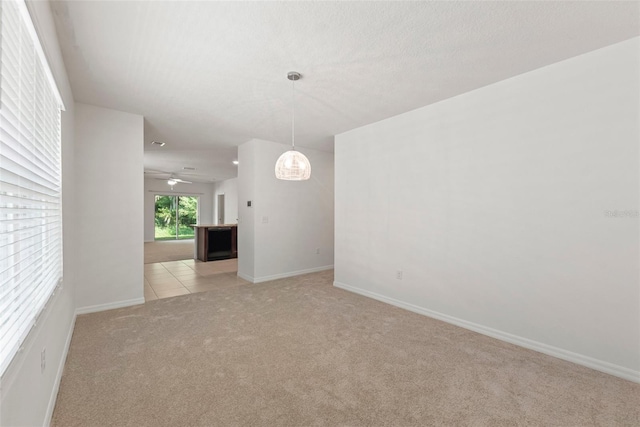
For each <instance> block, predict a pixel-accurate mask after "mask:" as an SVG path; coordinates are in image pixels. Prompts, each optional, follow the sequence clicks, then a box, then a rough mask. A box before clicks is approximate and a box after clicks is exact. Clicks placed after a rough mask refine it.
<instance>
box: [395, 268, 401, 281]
mask: <svg viewBox="0 0 640 427" xmlns="http://www.w3.org/2000/svg"><path fill="white" fill-rule="evenodd" d="M396 279H398V280H402V270H398V271H396Z"/></svg>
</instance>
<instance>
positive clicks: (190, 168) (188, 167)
mask: <svg viewBox="0 0 640 427" xmlns="http://www.w3.org/2000/svg"><path fill="white" fill-rule="evenodd" d="M182 170H183V171H194V170H196V168H192V167H191V166H185V167H183V168H182Z"/></svg>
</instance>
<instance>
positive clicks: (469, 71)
mask: <svg viewBox="0 0 640 427" xmlns="http://www.w3.org/2000/svg"><path fill="white" fill-rule="evenodd" d="M639 7H640V6H639V3H638V2H610V1H609V2H520V1H512V2H454V1H448V2H426V1H425V2H203V1H200V2H196V1H178V2H169V1H153V2H152V1H87V2H81V1H65V2H52V9H53V11H54V14H55V19H56V25H57V28H58V34H59V38H60V43H61V46H62V52H63V56H64V59H65V63H66V66H67V71H68V74H69V77H70V80H71V86H72V89H73V93H74V97H75V98H76V100H77V101H79V102H84V103H88V104H93V105H98V106H103V107H107V108H113V109H116V110H121V111H126V112H131V113H136V114H141V115H143V116H144V117H145V169H154V170H165V171H171V172H179V171H181V170H182V168H183V167H185V166H187V167H195V168H196V171H191V172H190V173H197V174H201V175H202V176H201V177H195V178H196V179H195V180H202V181H206V180H212V179H216V180H220V179H226V178H229V177H233V176H235V175H236V167H235V166H233V165H232V164H231V161H232V160H233V159H235V156H236V152H237V148H236V147H237V146H238V145H239V144H241V143H243V142H245V141H247V140H249V139H251V138H261V139H266V140H271V141H276V142H282V143H290V139H291V82H290V81H289V80H287V78H286V74H287V72H288V71H292V70H295V71H299V72H300V73H302V75H303V78H302V80H300V81H299V82H297V83H296V145H299V146H300V147H311V148H316V149H321V150H328V151H331V150H333V136H334V135H335V134H338V133H341V132H344V131H347V130H349V129H353V128H355V127H358V126H362V125H365V124H367V123H372V122H375V121H378V120H381V119H384V118H387V117H390V116H394V115H397V114H400V113H403V112H406V111H409V110H412V109H415V108H418V107H421V106H424V105H428V104H431V103H433V102H437V101H439V100H442V99H445V98H449V97H451V96H455V95H457V94H460V93H464V92H467V91H469V90H473V89H475V88H478V87H481V86H485V85H487V84H490V83H493V82H496V81H499V80H503V79H505V78H508V77H511V76H514V75H517V74H521V73H523V72H526V71H529V70H532V69H535V68H539V67H542V66H545V65H547V64H551V63H554V62H558V61H560V60H563V59H566V58H569V57H572V56H576V55H579V54H581V53H584V52H588V51H591V50H594V49H597V48H600V47H603V46H606V45H609V44H613V43H616V42H619V41H622V40H625V39H628V38H631V37H634V36H637V35H638V34H639V33H640V30H639V28H640V25H639V18H638V16H639ZM152 140H159V141H163V142H166V145H165V147H163V148H158V147H155V146H153V147H152V146H151V145H150V142H151V141H152ZM302 151H303V149H302ZM192 178H193V177H192ZM200 178H201V179H200Z"/></svg>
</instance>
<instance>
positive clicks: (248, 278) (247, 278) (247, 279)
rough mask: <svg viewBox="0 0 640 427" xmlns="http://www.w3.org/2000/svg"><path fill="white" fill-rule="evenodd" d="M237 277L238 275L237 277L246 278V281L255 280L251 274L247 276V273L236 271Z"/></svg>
mask: <svg viewBox="0 0 640 427" xmlns="http://www.w3.org/2000/svg"><path fill="white" fill-rule="evenodd" d="M238 277H239V278H241V279H244V280H246V281H247V282H251V283H255V282H254V281H253V277H252V276H249V275H248V274H244V273H240V272H239V271H238Z"/></svg>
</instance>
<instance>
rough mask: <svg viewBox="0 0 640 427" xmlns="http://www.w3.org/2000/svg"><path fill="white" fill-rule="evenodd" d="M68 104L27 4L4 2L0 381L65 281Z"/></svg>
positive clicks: (0, 6) (0, 23)
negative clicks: (63, 113) (64, 111)
mask: <svg viewBox="0 0 640 427" xmlns="http://www.w3.org/2000/svg"><path fill="white" fill-rule="evenodd" d="M61 108H62V102H61V98H60V94H59V93H58V90H57V88H56V86H55V83H54V80H53V76H52V74H51V71H50V70H49V67H48V64H47V62H46V59H45V56H44V53H43V51H42V47H41V45H40V43H39V41H38V38H37V36H36V32H35V29H34V27H33V23H32V22H31V18H30V17H29V12H28V10H27V6H26V4H25V3H24V0H11V1H4V0H3V1H1V2H0V374H2V373H4V372H5V370H6V368H7V366H8V365H9V363H10V362H11V360H12V359H13V357H14V356H15V354H16V353H17V352H18V350H19V349H20V346H21V345H22V343H23V342H24V340H25V338H26V337H27V335H28V333H29V331H30V330H31V328H32V327H33V325H34V324H35V322H36V320H37V318H38V316H39V315H40V313H41V312H42V310H43V309H44V307H45V305H46V303H47V301H48V300H49V298H50V297H51V295H53V293H54V291H55V289H56V286H57V285H58V284H59V283H61V281H62V210H61V164H60V163H61V162H60V155H61V141H60V109H61Z"/></svg>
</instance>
